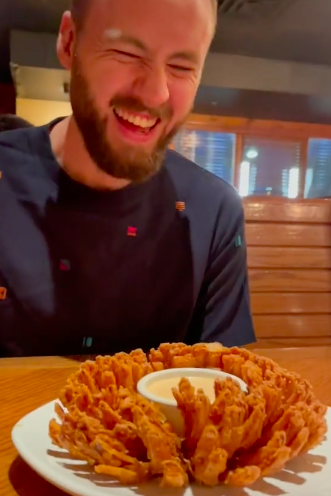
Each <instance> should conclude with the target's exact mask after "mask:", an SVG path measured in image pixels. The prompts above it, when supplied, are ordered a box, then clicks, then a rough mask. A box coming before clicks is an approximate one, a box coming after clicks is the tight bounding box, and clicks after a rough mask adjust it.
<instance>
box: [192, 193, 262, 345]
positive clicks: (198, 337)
mask: <svg viewBox="0 0 331 496" xmlns="http://www.w3.org/2000/svg"><path fill="white" fill-rule="evenodd" d="M234 199H235V201H234V202H231V204H232V205H231V207H229V205H227V208H226V212H227V213H228V215H225V214H224V213H223V214H222V215H220V216H219V220H218V223H217V226H216V227H215V235H214V240H213V243H212V248H211V252H210V257H209V265H208V267H207V269H206V272H205V277H204V281H203V284H202V288H201V292H200V295H199V298H198V302H197V305H196V309H195V312H194V315H193V318H192V321H191V324H190V327H189V331H188V341H189V342H190V343H193V342H201V341H202V342H209V343H211V342H219V343H222V344H223V345H224V346H228V347H231V346H243V345H245V344H248V343H252V342H255V341H256V338H255V333H254V327H253V322H252V316H251V309H250V296H249V287H248V274H247V254H246V243H245V219H244V211H243V207H242V203H241V199H240V198H239V197H236V196H235V197H234Z"/></svg>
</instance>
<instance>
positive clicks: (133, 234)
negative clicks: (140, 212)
mask: <svg viewBox="0 0 331 496" xmlns="http://www.w3.org/2000/svg"><path fill="white" fill-rule="evenodd" d="M127 235H128V236H129V237H130V238H135V237H136V236H137V228H136V227H131V226H129V227H128V231H127Z"/></svg>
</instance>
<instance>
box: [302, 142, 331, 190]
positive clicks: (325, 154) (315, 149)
mask: <svg viewBox="0 0 331 496" xmlns="http://www.w3.org/2000/svg"><path fill="white" fill-rule="evenodd" d="M330 196H331V140H328V139H316V138H312V139H310V140H309V142H308V161H307V170H306V183H305V198H325V197H330Z"/></svg>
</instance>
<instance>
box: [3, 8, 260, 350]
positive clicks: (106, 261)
mask: <svg viewBox="0 0 331 496" xmlns="http://www.w3.org/2000/svg"><path fill="white" fill-rule="evenodd" d="M216 17H217V9H216V1H215V0H157V1H155V0H73V3H72V7H71V10H70V11H68V12H66V13H64V15H63V18H62V22H61V27H60V33H59V37H58V43H57V53H58V57H59V60H60V62H61V64H62V65H63V67H64V68H65V69H67V70H69V71H70V73H71V88H70V99H71V104H72V110H73V115H72V116H69V117H67V118H64V119H58V120H57V121H55V122H52V123H50V124H49V125H47V126H43V127H39V128H31V129H21V130H17V131H12V132H9V133H4V134H3V136H1V137H0V170H1V172H2V174H1V180H0V355H1V356H18V355H48V354H85V353H89V354H93V353H103V354H105V353H112V352H116V351H121V350H123V351H130V350H131V349H133V348H136V347H140V348H144V349H148V348H150V347H153V346H158V345H159V344H160V343H161V342H164V341H185V342H187V343H195V342H199V341H205V342H214V341H217V342H220V343H223V344H224V345H227V346H232V345H244V344H246V343H249V342H252V341H254V339H255V338H254V330H253V326H252V319H251V314H250V305H249V291H248V283H247V268H246V248H245V233H244V216H243V209H242V204H241V200H240V198H239V197H238V195H237V193H236V192H235V190H234V189H233V188H232V187H231V186H229V185H228V184H226V183H225V182H224V181H222V180H221V179H218V178H217V177H215V176H213V175H211V174H209V173H208V172H207V171H205V170H203V169H202V168H200V167H198V166H196V165H195V164H193V163H192V162H190V161H188V160H186V159H185V158H184V157H182V156H180V155H178V154H177V153H175V152H173V151H171V150H169V149H168V145H169V143H170V142H171V141H172V139H173V137H174V136H175V134H176V133H177V131H178V130H179V129H180V127H181V126H182V125H183V123H184V122H185V120H186V119H187V116H188V115H189V113H190V111H191V109H192V106H193V103H194V98H195V95H196V92H197V89H198V86H199V83H200V79H201V74H202V70H203V65H204V62H205V58H206V55H207V53H208V49H209V47H210V43H211V41H212V38H213V34H214V31H215V25H216Z"/></svg>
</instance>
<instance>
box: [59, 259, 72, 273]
mask: <svg viewBox="0 0 331 496" xmlns="http://www.w3.org/2000/svg"><path fill="white" fill-rule="evenodd" d="M70 269H71V266H70V262H69V260H60V270H62V271H63V272H69V270H70Z"/></svg>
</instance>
